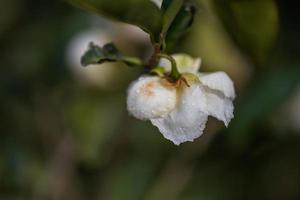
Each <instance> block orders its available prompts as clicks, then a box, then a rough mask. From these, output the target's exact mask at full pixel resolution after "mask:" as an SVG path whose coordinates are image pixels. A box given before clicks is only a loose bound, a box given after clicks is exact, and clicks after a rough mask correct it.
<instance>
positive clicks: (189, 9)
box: [162, 0, 196, 49]
mask: <svg viewBox="0 0 300 200" xmlns="http://www.w3.org/2000/svg"><path fill="white" fill-rule="evenodd" d="M162 10H163V11H164V24H163V31H162V33H163V36H164V37H165V43H166V47H167V48H168V49H172V47H173V45H174V44H175V43H176V42H177V41H178V39H179V38H180V37H181V36H182V35H183V34H184V33H186V32H187V31H188V29H189V28H190V27H191V25H192V24H193V21H194V15H195V11H196V7H195V4H194V3H193V2H192V1H182V0H176V1H175V0H164V1H163V3H162Z"/></svg>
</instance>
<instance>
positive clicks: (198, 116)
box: [127, 54, 235, 145]
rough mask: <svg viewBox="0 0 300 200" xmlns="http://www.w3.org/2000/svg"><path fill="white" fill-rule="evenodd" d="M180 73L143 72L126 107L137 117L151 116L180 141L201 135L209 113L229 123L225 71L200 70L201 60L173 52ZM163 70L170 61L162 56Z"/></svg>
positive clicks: (230, 111)
mask: <svg viewBox="0 0 300 200" xmlns="http://www.w3.org/2000/svg"><path fill="white" fill-rule="evenodd" d="M173 58H174V59H175V61H176V64H177V67H178V71H179V73H180V74H181V77H180V78H179V79H178V80H176V81H170V80H169V79H167V78H166V77H164V76H157V75H155V76H151V75H143V76H141V77H140V78H139V79H138V80H136V81H134V82H133V83H132V84H131V85H130V87H129V89H128V98H127V109H128V111H129V112H130V113H131V114H132V115H133V116H134V117H136V118H138V119H141V120H150V121H151V123H152V124H153V125H154V126H156V127H157V128H158V129H159V131H160V132H161V133H162V134H163V136H164V137H165V138H166V139H168V140H171V141H172V142H173V143H174V144H176V145H179V144H180V143H183V142H186V141H193V140H194V139H195V138H198V137H200V136H201V135H202V133H203V130H204V129H205V126H206V122H207V119H208V116H213V117H215V118H217V119H218V120H221V121H223V122H224V124H225V125H226V126H228V124H229V122H230V121H231V119H232V118H233V109H234V107H233V103H232V101H233V99H234V98H235V91H234V86H233V82H232V81H231V79H230V78H229V77H228V75H227V74H226V73H224V72H214V73H199V72H198V71H199V68H200V64H201V60H200V59H199V58H198V59H193V58H191V57H190V56H188V55H185V54H177V55H173ZM159 66H162V67H164V69H165V71H166V72H170V71H171V65H170V63H169V62H168V61H167V60H166V59H161V61H160V63H159Z"/></svg>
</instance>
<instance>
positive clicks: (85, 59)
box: [81, 42, 143, 67]
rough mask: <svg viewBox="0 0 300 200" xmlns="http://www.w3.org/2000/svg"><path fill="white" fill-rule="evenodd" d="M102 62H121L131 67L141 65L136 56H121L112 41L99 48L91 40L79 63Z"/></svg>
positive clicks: (84, 64)
mask: <svg viewBox="0 0 300 200" xmlns="http://www.w3.org/2000/svg"><path fill="white" fill-rule="evenodd" d="M104 62H123V63H124V64H126V65H128V66H131V67H133V66H141V65H143V64H142V61H141V60H140V59H138V58H135V57H128V56H123V55H122V54H121V53H120V52H119V50H118V49H117V48H116V46H115V45H114V44H113V43H108V44H106V45H104V46H103V47H102V48H101V47H99V46H97V45H95V44H93V43H92V42H91V43H90V44H89V48H88V50H87V51H86V52H85V54H84V55H83V56H82V57H81V64H82V65H83V66H88V65H91V64H102V63H104Z"/></svg>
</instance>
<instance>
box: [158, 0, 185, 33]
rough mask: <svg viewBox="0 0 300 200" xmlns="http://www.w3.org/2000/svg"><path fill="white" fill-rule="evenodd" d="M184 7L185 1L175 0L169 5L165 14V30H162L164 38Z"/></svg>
mask: <svg viewBox="0 0 300 200" xmlns="http://www.w3.org/2000/svg"><path fill="white" fill-rule="evenodd" d="M182 6H183V0H173V1H171V3H170V4H169V6H168V8H167V9H166V11H165V13H164V21H163V28H162V34H163V36H166V34H167V32H168V30H169V28H170V26H171V24H172V23H173V21H174V19H175V18H176V16H177V14H178V12H179V11H180V9H181V7H182Z"/></svg>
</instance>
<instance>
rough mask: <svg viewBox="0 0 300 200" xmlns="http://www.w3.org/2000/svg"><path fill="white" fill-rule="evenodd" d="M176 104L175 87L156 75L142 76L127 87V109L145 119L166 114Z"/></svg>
mask: <svg viewBox="0 0 300 200" xmlns="http://www.w3.org/2000/svg"><path fill="white" fill-rule="evenodd" d="M175 106H176V89H175V88H174V87H171V86H170V85H167V84H166V83H164V81H162V79H160V78H159V77H157V76H142V77H140V78H139V79H138V80H136V81H134V82H133V83H132V84H131V85H130V86H129V89H128V96H127V109H128V111H129V112H130V113H131V114H132V115H133V116H134V117H136V118H138V119H142V120H146V119H150V118H157V117H161V116H162V115H166V114H168V113H169V112H170V111H172V110H173V109H174V108H175Z"/></svg>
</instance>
